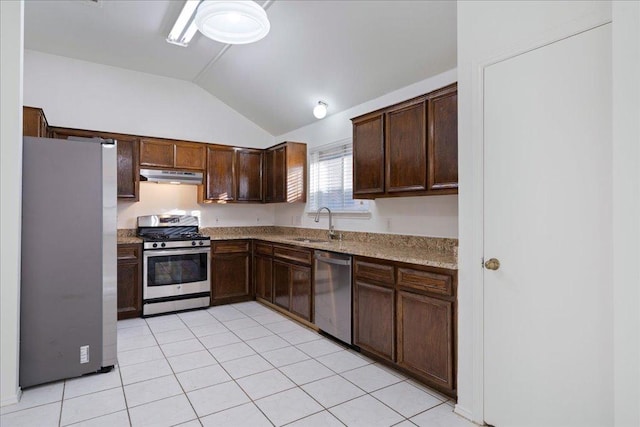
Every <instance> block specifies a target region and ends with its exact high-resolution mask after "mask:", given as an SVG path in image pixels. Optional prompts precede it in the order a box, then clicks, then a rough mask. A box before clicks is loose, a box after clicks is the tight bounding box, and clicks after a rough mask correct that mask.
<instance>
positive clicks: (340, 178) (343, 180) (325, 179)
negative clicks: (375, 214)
mask: <svg viewBox="0 0 640 427" xmlns="http://www.w3.org/2000/svg"><path fill="white" fill-rule="evenodd" d="M352 147H353V144H352V142H351V138H348V139H345V140H342V141H339V142H337V143H334V144H329V145H324V146H322V147H317V148H315V149H312V151H311V153H310V161H309V164H310V167H309V204H308V209H309V210H310V211H314V212H315V211H316V210H318V208H320V207H322V206H326V207H328V208H329V209H331V211H332V212H347V213H369V201H367V200H353V158H352V153H353V148H352Z"/></svg>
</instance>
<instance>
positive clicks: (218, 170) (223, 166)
mask: <svg viewBox="0 0 640 427" xmlns="http://www.w3.org/2000/svg"><path fill="white" fill-rule="evenodd" d="M234 169H235V150H234V148H233V147H225V146H222V145H210V146H208V147H207V168H206V173H205V177H204V185H203V186H202V188H201V191H200V192H199V193H200V200H199V201H200V202H201V203H202V202H205V203H206V202H212V201H217V202H231V201H235V200H236V195H235V189H236V184H235V173H234Z"/></svg>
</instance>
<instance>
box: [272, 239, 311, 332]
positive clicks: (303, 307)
mask: <svg viewBox="0 0 640 427" xmlns="http://www.w3.org/2000/svg"><path fill="white" fill-rule="evenodd" d="M273 254H274V257H273V303H274V304H276V305H277V306H279V307H282V308H283V309H285V310H287V311H289V312H290V313H292V314H294V315H295V316H298V317H300V318H302V319H304V320H307V321H309V322H310V321H311V320H312V317H313V315H312V310H311V307H312V300H311V298H312V297H311V296H312V289H311V282H312V275H311V255H312V251H311V250H310V249H305V248H291V247H286V246H274V249H273Z"/></svg>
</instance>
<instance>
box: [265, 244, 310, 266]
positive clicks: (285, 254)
mask: <svg viewBox="0 0 640 427" xmlns="http://www.w3.org/2000/svg"><path fill="white" fill-rule="evenodd" d="M273 256H274V257H276V258H281V259H286V260H290V261H296V262H300V263H303V264H311V251H310V250H307V249H302V248H300V249H293V248H285V247H282V246H274V247H273Z"/></svg>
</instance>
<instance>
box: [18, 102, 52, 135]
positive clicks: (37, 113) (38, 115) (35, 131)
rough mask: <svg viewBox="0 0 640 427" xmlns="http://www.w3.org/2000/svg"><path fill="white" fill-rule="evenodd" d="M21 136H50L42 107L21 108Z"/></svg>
mask: <svg viewBox="0 0 640 427" xmlns="http://www.w3.org/2000/svg"><path fill="white" fill-rule="evenodd" d="M22 136H35V137H37V138H50V137H51V133H50V131H49V124H48V123H47V118H46V117H45V115H44V111H42V108H35V107H23V108H22Z"/></svg>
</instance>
